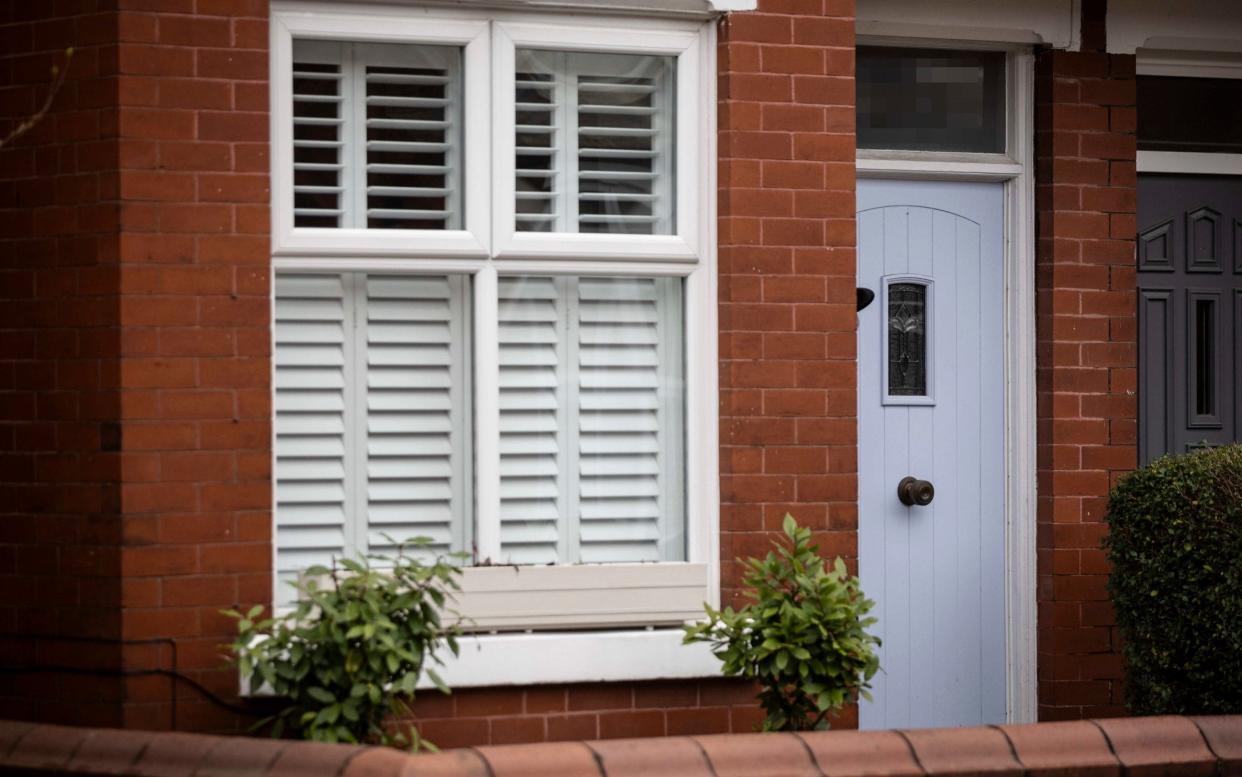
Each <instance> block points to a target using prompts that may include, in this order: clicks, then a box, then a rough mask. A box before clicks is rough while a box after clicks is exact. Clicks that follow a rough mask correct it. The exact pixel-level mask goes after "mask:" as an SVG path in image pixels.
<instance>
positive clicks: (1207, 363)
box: [1194, 299, 1216, 416]
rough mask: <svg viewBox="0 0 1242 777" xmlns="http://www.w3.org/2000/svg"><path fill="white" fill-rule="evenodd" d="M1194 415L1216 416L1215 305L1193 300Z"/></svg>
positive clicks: (1212, 302)
mask: <svg viewBox="0 0 1242 777" xmlns="http://www.w3.org/2000/svg"><path fill="white" fill-rule="evenodd" d="M1194 316H1195V321H1194V326H1195V414H1196V415H1199V416H1212V415H1216V303H1215V302H1214V301H1212V300H1210V299H1198V300H1195V311H1194Z"/></svg>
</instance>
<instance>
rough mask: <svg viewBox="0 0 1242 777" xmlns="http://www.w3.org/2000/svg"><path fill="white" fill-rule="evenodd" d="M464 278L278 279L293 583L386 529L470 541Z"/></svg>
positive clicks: (442, 547)
mask: <svg viewBox="0 0 1242 777" xmlns="http://www.w3.org/2000/svg"><path fill="white" fill-rule="evenodd" d="M468 303H469V298H468V288H467V281H466V279H465V278H464V277H462V276H417V275H406V276H386V275H366V274H363V273H342V274H309V273H307V274H287V273H282V274H279V275H277V278H276V338H275V356H274V359H275V363H276V378H275V380H276V392H275V414H276V472H275V480H276V494H277V497H276V526H277V539H276V554H277V569H278V574H279V577H280V581H281V585H280V587H279V588H278V592H277V596H278V602H280V603H286V602H288V601H291V600H292V598H293V595H292V591H291V590H290V589H289V586H287V585H285V583H286V582H288V581H291V580H295V579H296V578H297V575H298V573H299V571H300V570H304V569H305V568H306V567H308V566H311V565H313V564H327V563H329V562H330V561H331V559H332V557H334V556H336V557H340V556H342V555H356V554H358V553H366V552H383V551H385V550H388V549H390V545H389V543H388V541H387V540H385V539H384V535H388V536H391V537H393V538H394V539H396V540H402V539H405V538H409V537H415V536H427V537H430V538H431V539H432V540H433V545H432V546H431V550H432V551H437V552H448V551H461V550H464V549H465V548H468V547H469V545H470V536H469V532H470V526H471V523H472V521H471V507H472V500H471V498H470V483H471V473H470V462H471V453H470V439H471V435H470V426H469V423H470V420H469V413H468V409H469V400H468V398H469V397H470V385H469V377H470V370H469V365H468V362H467V353H468V343H469V336H468V332H467V331H466V328H467V326H468V322H469V304H468Z"/></svg>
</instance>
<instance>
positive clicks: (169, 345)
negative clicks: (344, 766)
mask: <svg viewBox="0 0 1242 777" xmlns="http://www.w3.org/2000/svg"><path fill="white" fill-rule="evenodd" d="M122 5H123V6H124V7H125V8H126V9H127V10H123V11H122V12H121V13H120V18H119V23H120V47H119V71H120V93H119V103H120V108H119V112H118V113H119V119H120V136H121V141H120V160H119V161H120V173H119V181H120V197H121V200H122V206H121V207H122V209H121V221H122V233H121V239H120V257H119V258H120V270H121V296H120V316H121V325H122V331H121V342H120V349H121V359H120V385H121V407H120V410H121V416H120V417H121V425H122V435H121V449H122V476H123V484H122V486H121V506H122V509H123V511H124V525H123V526H124V528H123V546H124V547H123V548H122V551H121V574H122V591H121V593H122V598H121V606H122V611H121V628H122V634H123V635H124V637H125V638H126V639H130V640H141V639H147V638H152V637H171V638H174V639H176V640H177V649H178V656H177V658H178V669H179V670H180V671H181V672H183V673H185V674H187V675H189V676H190V677H191V678H192V679H194V680H195V681H197V682H199V683H201V684H202V685H204V686H206V687H207V688H209V689H211V690H212V691H214V692H215V693H217V694H220V695H222V696H231V695H233V694H234V691H235V689H236V687H237V676H236V672H235V671H233V670H231V669H228V668H224V667H223V666H222V661H221V658H220V656H219V650H218V646H219V645H220V644H221V643H223V642H226V641H227V640H228V638H229V636H230V635H231V633H232V632H233V628H232V623H231V622H230V621H228V620H227V619H225V618H224V617H223V616H221V615H220V614H219V612H218V611H219V610H220V608H222V607H228V606H233V605H234V604H237V603H242V604H243V605H246V606H248V605H249V604H251V603H254V602H264V603H266V602H268V601H269V599H270V597H271V563H272V560H271V559H272V556H271V544H270V543H271V536H270V535H271V511H270V502H271V478H270V475H271V464H270V460H271V443H270V434H271V433H270V415H271V412H270V400H269V381H270V379H269V373H270V362H269V358H268V354H269V351H270V337H271V335H270V331H269V330H270V327H269V310H268V307H269V302H268V297H269V290H270V270H269V265H270V259H271V257H270V249H269V242H268V222H269V217H268V188H269V163H268V120H267V90H268V84H267V77H268V53H267V48H268V30H267V6H268V3H267V2H266V1H265V0H163V1H162V2H159V3H153V2H126V3H122ZM169 660H170V656H168V655H167V654H160V653H159V652H157V651H153V650H152V649H151V648H150V647H144V646H133V647H130V648H129V649H127V650H126V664H127V666H158V665H163V666H168V662H169ZM168 684H169V681H168V680H167V679H166V678H162V677H155V678H151V677H138V678H133V679H130V680H129V681H128V682H127V683H126V707H125V720H124V722H125V725H127V726H131V727H161V726H166V725H169V723H170V718H169V713H170V710H169V709H168V698H169V690H168ZM180 698H181V699H182V704H181V705H179V706H180V708H179V709H178V710H177V718H178V724H179V726H181V727H182V728H188V729H221V728H228V727H231V726H234V725H236V720H235V716H233V715H232V714H231V713H228V712H227V711H225V710H222V709H220V708H218V707H215V706H212V705H211V704H209V703H207V702H206V701H204V700H203V699H202V698H201V697H199V696H197V695H196V694H193V693H192V692H189V691H185V690H183V692H182V693H181V694H180Z"/></svg>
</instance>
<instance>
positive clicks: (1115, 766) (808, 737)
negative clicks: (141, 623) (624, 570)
mask: <svg viewBox="0 0 1242 777" xmlns="http://www.w3.org/2000/svg"><path fill="white" fill-rule="evenodd" d="M0 774H5V775H29V776H32V777H33V776H34V775H133V776H134V777H138V775H143V776H144V777H190V776H191V775H193V776H194V777H243V775H244V776H245V777H276V776H277V775H282V776H286V777H295V776H296V777H329V775H332V776H337V775H339V776H340V777H535V776H536V775H539V776H540V777H662V776H663V775H668V776H669V777H673V776H674V775H675V776H676V777H853V776H855V775H857V776H859V777H861V775H890V776H891V777H898V776H899V775H924V774H934V775H951V776H956V777H965V776H966V775H978V776H982V775H1030V776H1032V777H1034V776H1036V775H1044V776H1046V777H1051V776H1052V775H1057V777H1071V775H1072V776H1073V777H1109V776H1110V775H1116V776H1117V777H1123V775H1124V776H1126V777H1149V776H1153V777H1154V775H1187V776H1189V777H1193V776H1194V775H1203V777H1209V775H1223V776H1226V777H1227V776H1228V775H1242V716H1222V717H1203V718H1184V717H1152V718H1119V719H1110V720H1098V721H1074V722H1066V723H1040V724H1034V725H1026V726H995V727H991V726H988V727H979V728H960V729H922V730H914V731H834V732H824V733H813V734H733V735H722V736H702V737H667V738H662V739H618V740H610V741H598V742H559V743H550V744H537V745H512V746H502V747H480V748H474V749H462V750H448V751H445V752H443V753H437V754H421V755H409V754H407V753H403V752H399V751H396V750H391V749H387V748H378V747H353V746H346V745H325V744H317V743H310V742H295V741H284V740H270V739H251V738H242V737H214V736H204V735H199V734H178V733H167V732H152V731H119V730H114V729H89V728H69V727H65V726H49V725H41V724H35V723H25V722H17V721H0Z"/></svg>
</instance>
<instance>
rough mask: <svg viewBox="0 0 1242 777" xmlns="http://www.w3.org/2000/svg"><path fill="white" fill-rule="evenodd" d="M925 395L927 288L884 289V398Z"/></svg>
mask: <svg viewBox="0 0 1242 777" xmlns="http://www.w3.org/2000/svg"><path fill="white" fill-rule="evenodd" d="M926 394H927V287H926V286H924V285H923V284H921V283H894V284H892V285H890V286H889V287H888V395H889V396H891V397H921V396H925V395H926Z"/></svg>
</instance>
